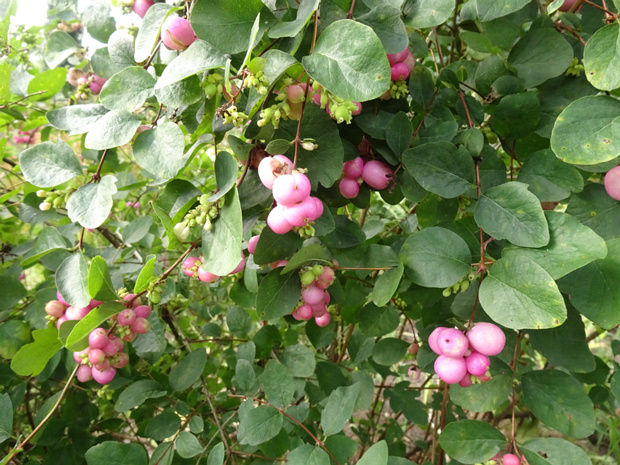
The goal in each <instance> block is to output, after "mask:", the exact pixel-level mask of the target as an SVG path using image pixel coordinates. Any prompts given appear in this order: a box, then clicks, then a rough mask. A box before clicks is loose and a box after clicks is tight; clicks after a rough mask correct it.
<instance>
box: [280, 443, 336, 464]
mask: <svg viewBox="0 0 620 465" xmlns="http://www.w3.org/2000/svg"><path fill="white" fill-rule="evenodd" d="M330 463H331V462H330V460H329V455H327V452H325V451H324V450H323V449H321V448H320V447H319V446H311V445H310V444H302V445H301V446H299V447H297V448H296V449H293V450H292V451H291V453H290V454H289V455H288V461H287V464H288V465H329V464H330Z"/></svg>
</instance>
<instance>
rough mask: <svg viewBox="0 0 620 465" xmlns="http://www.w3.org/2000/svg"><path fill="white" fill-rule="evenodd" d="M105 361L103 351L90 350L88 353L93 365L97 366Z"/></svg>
mask: <svg viewBox="0 0 620 465" xmlns="http://www.w3.org/2000/svg"><path fill="white" fill-rule="evenodd" d="M104 360H105V353H104V352H103V350H101V349H90V350H89V351H88V361H89V362H90V363H91V364H92V365H97V364H99V363H101V362H103V361H104Z"/></svg>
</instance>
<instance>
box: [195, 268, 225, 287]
mask: <svg viewBox="0 0 620 465" xmlns="http://www.w3.org/2000/svg"><path fill="white" fill-rule="evenodd" d="M198 279H200V280H201V281H202V282H203V283H214V282H216V281H219V279H220V276H218V275H216V274H213V273H211V272H210V271H207V270H204V269H202V268H198Z"/></svg>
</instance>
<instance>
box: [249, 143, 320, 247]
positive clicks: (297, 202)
mask: <svg viewBox="0 0 620 465" xmlns="http://www.w3.org/2000/svg"><path fill="white" fill-rule="evenodd" d="M258 176H259V177H260V180H261V182H262V183H263V185H264V186H265V187H266V188H267V189H271V190H272V191H273V198H274V200H275V201H276V202H277V205H276V206H275V207H274V208H273V209H272V210H271V212H269V216H268V217H267V224H268V225H269V227H270V228H271V229H272V230H273V232H275V233H276V234H286V233H287V232H289V231H290V230H291V229H293V228H294V227H297V228H302V229H310V228H312V226H310V223H312V222H313V221H314V220H316V219H317V218H319V217H320V216H321V215H322V214H323V203H322V202H321V201H320V200H319V199H317V198H316V197H312V196H311V195H310V190H311V186H310V180H309V179H308V177H307V176H306V175H305V174H303V173H299V172H294V171H293V162H291V160H289V159H288V158H287V157H285V156H284V155H275V156H273V157H265V158H263V159H262V160H261V162H260V164H259V165H258ZM307 232H308V233H309V234H308V235H312V234H311V231H307ZM312 232H313V230H312Z"/></svg>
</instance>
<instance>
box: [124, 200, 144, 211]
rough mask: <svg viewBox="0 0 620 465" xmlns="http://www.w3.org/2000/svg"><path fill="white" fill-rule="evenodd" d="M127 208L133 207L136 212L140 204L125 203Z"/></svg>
mask: <svg viewBox="0 0 620 465" xmlns="http://www.w3.org/2000/svg"><path fill="white" fill-rule="evenodd" d="M125 206H126V207H133V208H135V209H136V210H137V209H138V208H140V202H125Z"/></svg>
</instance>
